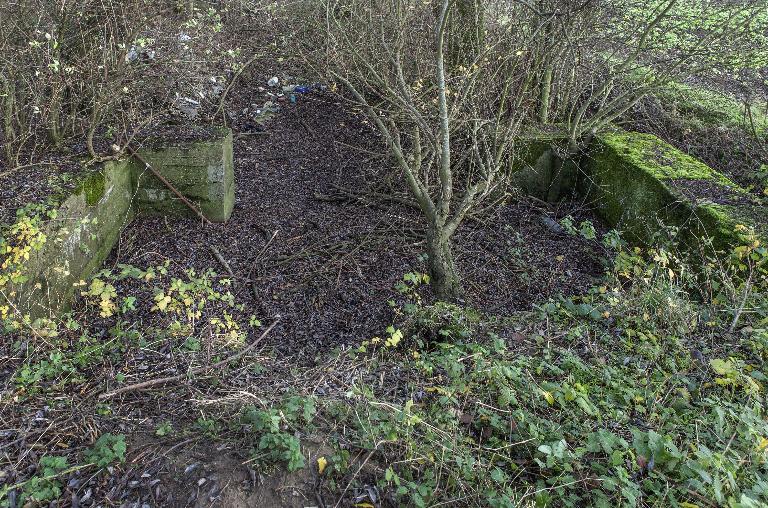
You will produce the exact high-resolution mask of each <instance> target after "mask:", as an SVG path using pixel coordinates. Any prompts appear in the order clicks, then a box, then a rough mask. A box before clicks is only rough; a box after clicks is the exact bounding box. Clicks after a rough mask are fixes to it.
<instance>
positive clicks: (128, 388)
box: [99, 315, 280, 399]
mask: <svg viewBox="0 0 768 508" xmlns="http://www.w3.org/2000/svg"><path fill="white" fill-rule="evenodd" d="M279 322H280V316H279V315H278V316H275V321H274V322H273V323H272V324H271V325H269V328H267V329H266V330H264V333H262V334H261V335H260V336H259V338H258V339H256V340H255V341H253V342H252V343H251V344H250V345H248V346H247V347H245V348H243V349H241V350H240V351H238V352H237V353H235V354H233V355H232V356H228V357H227V358H224V359H223V360H221V361H220V362H216V363H214V364H213V365H208V366H205V367H198V368H196V369H192V370H191V371H189V372H186V373H184V374H179V375H178V376H171V377H163V378H160V379H152V380H150V381H144V382H142V383H136V384H133V385H128V386H124V387H122V388H118V389H117V390H113V391H111V392H107V393H102V394H101V395H99V399H109V398H112V397H114V396H115V395H119V394H121V393H126V392H133V391H137V390H146V389H147V388H151V387H153V386H158V385H164V384H168V383H174V382H176V381H181V380H182V379H184V378H187V377H191V376H196V375H197V374H200V373H201V372H205V371H207V370H211V369H218V368H219V367H223V366H224V365H226V364H228V363H231V362H234V361H235V360H237V359H238V358H240V357H242V356H243V355H245V354H246V353H248V352H249V351H251V350H252V349H253V348H255V347H256V346H257V345H258V344H259V343H260V342H261V341H262V340H264V337H266V336H267V335H269V332H271V331H272V329H274V328H275V326H277V323H279Z"/></svg>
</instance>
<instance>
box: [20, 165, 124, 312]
mask: <svg viewBox="0 0 768 508" xmlns="http://www.w3.org/2000/svg"><path fill="white" fill-rule="evenodd" d="M133 190H134V189H133V181H132V176H131V171H130V170H129V164H128V163H127V162H125V161H123V162H109V163H107V164H105V165H104V166H103V167H102V168H101V169H100V170H99V171H94V172H89V173H88V174H87V175H85V176H84V177H83V178H82V180H81V182H80V184H79V185H78V187H77V190H76V191H75V192H74V193H73V194H72V195H70V196H69V197H67V198H66V199H64V201H63V202H62V204H61V205H60V206H59V208H58V210H57V212H56V216H55V218H53V219H51V220H49V221H48V222H47V223H45V226H44V229H43V233H44V234H45V237H46V240H45V242H44V243H43V245H42V247H41V248H40V250H32V252H31V254H30V258H29V260H28V261H27V262H26V263H25V264H24V266H23V269H22V271H23V275H24V277H25V278H26V279H27V280H26V281H25V282H23V283H21V284H18V285H16V286H13V287H11V288H8V289H7V290H6V293H7V294H8V295H10V296H12V300H13V303H14V307H15V308H16V311H17V313H19V314H21V315H29V316H31V317H32V318H38V317H49V316H56V315H58V314H60V313H61V312H62V311H65V310H67V309H68V308H69V306H70V305H71V302H72V299H73V296H74V293H75V290H76V285H77V284H78V283H79V282H80V281H81V280H86V279H88V277H90V276H91V274H92V273H93V272H94V271H95V270H97V269H98V268H99V267H100V266H101V265H102V263H103V262H104V260H105V259H106V258H107V256H109V253H110V251H111V250H112V248H113V247H114V245H115V243H117V240H118V238H119V236H120V232H121V231H122V229H123V227H124V226H125V225H127V224H128V223H130V221H131V220H132V219H133V208H132V206H131V198H132V195H133Z"/></svg>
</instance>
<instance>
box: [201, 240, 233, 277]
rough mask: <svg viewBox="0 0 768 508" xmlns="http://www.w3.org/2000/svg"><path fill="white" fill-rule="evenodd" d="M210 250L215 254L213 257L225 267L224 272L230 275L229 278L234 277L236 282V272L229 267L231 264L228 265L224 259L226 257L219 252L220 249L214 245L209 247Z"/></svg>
mask: <svg viewBox="0 0 768 508" xmlns="http://www.w3.org/2000/svg"><path fill="white" fill-rule="evenodd" d="M208 249H209V250H210V251H211V253H212V254H213V257H215V258H216V261H218V262H219V264H221V266H223V267H224V270H226V271H227V273H228V274H229V276H230V277H232V279H233V280H234V279H235V278H236V277H235V272H233V271H232V267H231V266H229V263H227V260H226V259H224V256H222V255H221V252H219V249H217V248H216V247H214V246H213V245H209V246H208Z"/></svg>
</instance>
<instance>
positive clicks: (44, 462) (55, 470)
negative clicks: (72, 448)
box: [0, 456, 68, 506]
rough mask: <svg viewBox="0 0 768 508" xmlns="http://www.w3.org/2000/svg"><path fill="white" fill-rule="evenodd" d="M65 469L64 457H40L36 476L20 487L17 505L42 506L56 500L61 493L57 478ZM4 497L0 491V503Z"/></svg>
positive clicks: (60, 483)
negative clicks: (30, 504)
mask: <svg viewBox="0 0 768 508" xmlns="http://www.w3.org/2000/svg"><path fill="white" fill-rule="evenodd" d="M67 468H68V464H67V458H66V457H53V456H45V457H41V458H40V464H39V465H38V468H37V472H38V474H37V475H35V476H33V477H32V478H30V479H29V480H27V481H26V482H25V483H24V485H23V487H22V490H21V494H20V495H19V498H18V503H19V505H20V506H24V505H25V503H33V504H35V505H43V504H45V503H48V502H49V501H53V500H55V499H58V498H59V497H60V496H61V492H62V490H61V489H62V482H61V481H60V480H59V479H58V478H57V477H58V476H59V475H60V474H61V473H62V472H63V471H65V470H66V469H67ZM4 497H5V492H3V489H0V501H2V499H3V498H4ZM3 506H5V505H3Z"/></svg>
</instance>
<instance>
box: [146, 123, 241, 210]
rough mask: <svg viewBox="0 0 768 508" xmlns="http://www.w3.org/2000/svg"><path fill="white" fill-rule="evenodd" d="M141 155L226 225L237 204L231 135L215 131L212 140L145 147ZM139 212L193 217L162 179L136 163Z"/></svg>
mask: <svg viewBox="0 0 768 508" xmlns="http://www.w3.org/2000/svg"><path fill="white" fill-rule="evenodd" d="M139 153H140V154H141V156H142V157H143V158H144V159H146V160H147V162H149V163H150V164H151V165H152V167H154V168H155V169H156V170H157V171H158V172H159V173H160V174H161V175H163V177H164V178H166V179H167V180H168V181H169V182H170V183H171V184H173V186H174V187H176V189H178V190H179V192H181V193H182V194H183V195H184V196H185V197H186V198H188V199H189V200H190V201H192V202H193V203H195V204H196V205H197V206H198V207H199V208H200V210H201V211H202V212H203V214H204V215H205V216H206V217H207V218H208V219H209V220H211V221H213V222H225V221H227V220H228V219H229V217H230V216H231V215H232V210H233V208H234V205H235V173H234V164H233V161H232V132H231V131H230V130H229V129H213V130H212V131H211V136H210V138H209V139H205V140H193V141H180V142H175V143H174V144H173V145H171V146H168V145H165V144H163V145H161V146H160V147H159V148H143V149H142V150H140V151H139ZM133 168H134V172H135V185H136V187H137V188H138V192H137V193H136V199H135V206H136V211H137V212H138V213H139V214H142V215H183V216H187V215H192V216H194V212H193V211H192V210H190V209H189V207H187V206H186V205H185V204H184V203H183V202H182V201H181V200H180V199H179V198H178V197H177V196H175V195H174V194H173V193H172V192H171V191H170V190H169V189H168V188H167V187H166V186H165V185H164V184H163V183H162V182H161V181H160V180H158V179H157V178H156V177H155V176H154V175H152V173H151V172H150V171H149V170H147V169H146V168H144V167H143V165H142V164H141V163H140V162H135V163H134V164H133Z"/></svg>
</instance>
